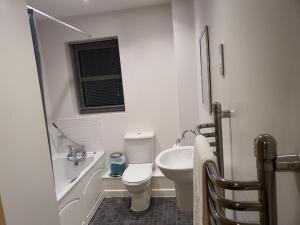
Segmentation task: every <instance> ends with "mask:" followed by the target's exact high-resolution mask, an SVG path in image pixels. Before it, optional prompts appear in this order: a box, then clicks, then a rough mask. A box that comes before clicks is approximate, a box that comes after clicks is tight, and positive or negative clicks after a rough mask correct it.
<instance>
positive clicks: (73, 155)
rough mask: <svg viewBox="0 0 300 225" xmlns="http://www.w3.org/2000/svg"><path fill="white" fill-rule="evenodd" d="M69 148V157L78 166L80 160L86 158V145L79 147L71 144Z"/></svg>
mask: <svg viewBox="0 0 300 225" xmlns="http://www.w3.org/2000/svg"><path fill="white" fill-rule="evenodd" d="M68 148H69V154H68V155H67V159H68V160H69V161H71V162H74V164H75V166H77V165H78V164H79V162H80V161H82V160H84V159H85V158H86V151H85V148H84V145H80V147H79V148H76V147H74V146H72V145H69V146H68Z"/></svg>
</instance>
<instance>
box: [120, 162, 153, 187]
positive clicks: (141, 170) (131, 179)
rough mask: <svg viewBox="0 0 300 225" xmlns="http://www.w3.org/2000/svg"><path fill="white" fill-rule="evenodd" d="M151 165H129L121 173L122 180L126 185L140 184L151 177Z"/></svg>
mask: <svg viewBox="0 0 300 225" xmlns="http://www.w3.org/2000/svg"><path fill="white" fill-rule="evenodd" d="M152 167H153V163H142V164H129V165H128V167H127V168H126V170H125V171H124V173H123V176H122V180H123V181H124V182H126V183H140V182H143V181H146V180H149V179H150V178H151V176H152Z"/></svg>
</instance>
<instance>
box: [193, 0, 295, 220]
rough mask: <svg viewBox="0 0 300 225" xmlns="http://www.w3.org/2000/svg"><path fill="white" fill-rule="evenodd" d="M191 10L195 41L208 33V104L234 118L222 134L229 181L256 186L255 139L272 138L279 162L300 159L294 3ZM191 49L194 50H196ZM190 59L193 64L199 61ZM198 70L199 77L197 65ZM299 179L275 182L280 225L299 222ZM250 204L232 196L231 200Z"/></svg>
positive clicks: (200, 1) (274, 0)
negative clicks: (291, 156) (227, 145)
mask: <svg viewBox="0 0 300 225" xmlns="http://www.w3.org/2000/svg"><path fill="white" fill-rule="evenodd" d="M194 4H195V6H194V12H195V21H196V24H195V27H196V39H197V38H198V39H199V37H200V33H201V32H202V30H203V28H204V25H205V24H207V25H208V26H209V34H210V50H211V68H212V70H211V73H212V94H213V100H218V101H220V102H221V103H222V104H223V106H224V108H229V109H232V110H234V111H235V114H234V116H233V118H232V119H231V124H230V126H231V130H228V131H226V132H225V135H231V141H232V143H231V144H232V145H231V148H232V154H233V157H232V160H233V164H232V165H233V175H234V178H235V179H253V178H256V169H255V168H256V166H255V157H254V153H253V151H254V149H253V140H254V138H255V136H256V135H258V134H261V133H265V132H266V133H270V134H272V135H273V136H275V138H276V139H277V141H278V152H279V153H281V154H283V153H287V152H297V151H298V152H299V145H298V144H299V143H298V141H297V139H299V138H298V137H297V134H298V133H299V129H297V128H298V127H299V126H297V125H298V121H299V120H298V113H297V112H298V110H297V109H299V106H298V103H297V102H298V99H299V94H300V93H299V91H298V89H299V88H298V87H297V85H298V84H299V81H298V79H299V78H298V77H299V72H300V68H299V44H298V42H299V28H300V26H299V25H300V13H299V12H300V11H299V9H300V3H299V1H297V0H287V1H281V0H266V1H260V0H252V1H240V0H228V1H222V0H194ZM220 43H224V44H225V78H222V77H221V75H220V74H219V68H218V63H219V60H218V44H220ZM196 46H197V47H199V45H198V43H197V42H196ZM196 56H197V59H196V60H197V62H199V54H197V55H196ZM197 70H198V72H200V65H199V63H198V66H197ZM295 102H296V106H295V105H294V104H293V103H295ZM200 116H201V120H202V121H207V120H210V118H209V117H208V115H207V113H206V112H205V110H203V108H202V107H200ZM226 139H227V138H225V140H226ZM291 143H294V144H291ZM297 176H298V175H296V176H295V174H290V175H289V174H286V173H284V174H279V175H278V176H277V177H278V208H279V224H286V225H297V224H299V222H300V216H299V213H298V212H297V210H298V209H299V202H300V189H299V179H298V178H297V179H295V177H297ZM297 184H298V185H297ZM254 196H255V195H252V194H251V195H244V194H242V195H241V194H236V195H235V197H236V198H237V199H238V198H242V199H253V198H254ZM238 218H239V219H255V215H253V214H247V215H246V214H239V215H238Z"/></svg>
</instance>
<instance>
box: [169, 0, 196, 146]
mask: <svg viewBox="0 0 300 225" xmlns="http://www.w3.org/2000/svg"><path fill="white" fill-rule="evenodd" d="M172 19H173V33H174V55H175V65H174V70H175V73H176V74H177V80H178V87H177V88H178V107H179V126H180V132H181V133H182V132H183V131H184V130H186V129H194V128H195V126H196V125H197V124H198V123H199V110H198V109H199V99H198V90H197V88H198V86H197V74H196V61H195V54H196V48H195V25H194V17H193V0H185V1H183V0H173V1H172ZM193 140H194V135H187V140H186V141H185V144H192V145H193V144H194V143H193Z"/></svg>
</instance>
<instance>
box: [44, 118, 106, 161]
mask: <svg viewBox="0 0 300 225" xmlns="http://www.w3.org/2000/svg"><path fill="white" fill-rule="evenodd" d="M55 123H56V125H57V126H58V127H59V128H60V129H62V130H63V131H64V132H65V134H66V135H67V136H68V137H69V138H71V139H73V140H74V141H76V142H77V143H79V144H84V146H85V148H86V150H87V151H101V150H103V145H104V144H103V138H102V130H101V120H100V117H83V118H82V117H78V118H66V119H58V120H56V121H55ZM49 127H50V138H51V150H52V154H53V155H54V154H58V153H62V152H67V151H68V144H69V143H68V141H66V140H64V138H62V137H61V135H60V133H59V132H58V131H57V130H56V129H55V128H54V127H53V126H52V125H51V124H50V125H49Z"/></svg>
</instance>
